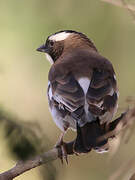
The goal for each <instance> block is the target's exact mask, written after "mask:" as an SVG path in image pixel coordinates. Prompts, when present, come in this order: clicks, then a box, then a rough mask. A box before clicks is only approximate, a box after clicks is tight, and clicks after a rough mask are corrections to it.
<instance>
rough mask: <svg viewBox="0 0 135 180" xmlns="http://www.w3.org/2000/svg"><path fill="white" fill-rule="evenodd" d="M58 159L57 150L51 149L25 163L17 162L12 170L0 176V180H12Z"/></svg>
mask: <svg viewBox="0 0 135 180" xmlns="http://www.w3.org/2000/svg"><path fill="white" fill-rule="evenodd" d="M57 158H58V149H57V148H53V149H51V150H50V151H48V152H45V153H43V154H42V155H39V156H36V157H35V158H33V159H31V160H27V161H19V162H18V163H17V164H16V165H15V166H14V167H13V168H12V169H10V170H8V171H6V172H4V173H2V174H0V180H12V179H14V178H15V177H17V176H19V175H20V174H22V173H24V172H26V171H28V170H30V169H32V168H35V167H37V166H40V165H42V164H46V163H48V162H50V161H53V160H55V159H57Z"/></svg>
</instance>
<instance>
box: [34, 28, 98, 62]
mask: <svg viewBox="0 0 135 180" xmlns="http://www.w3.org/2000/svg"><path fill="white" fill-rule="evenodd" d="M74 48H80V49H82V48H91V49H92V50H95V51H97V49H96V47H95V46H94V44H93V43H92V41H91V40H90V39H89V38H87V36H86V35H84V34H83V33H80V32H76V31H73V30H64V31H59V32H56V33H55V34H52V35H50V36H49V37H48V38H47V40H46V42H45V44H43V45H42V46H40V47H39V48H38V49H37V51H40V52H44V53H46V56H47V59H48V60H49V61H50V63H51V64H53V63H54V62H55V61H56V60H57V59H58V58H59V57H60V56H61V55H62V54H63V53H66V52H72V51H73V49H74Z"/></svg>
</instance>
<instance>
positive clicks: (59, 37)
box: [49, 32, 71, 41]
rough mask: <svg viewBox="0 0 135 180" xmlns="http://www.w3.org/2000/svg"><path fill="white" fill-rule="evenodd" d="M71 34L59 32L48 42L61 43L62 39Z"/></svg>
mask: <svg viewBox="0 0 135 180" xmlns="http://www.w3.org/2000/svg"><path fill="white" fill-rule="evenodd" d="M70 34H71V33H66V32H61V33H58V34H54V35H52V36H50V37H49V40H52V41H62V40H64V39H66V38H67V37H68V36H69V35H70Z"/></svg>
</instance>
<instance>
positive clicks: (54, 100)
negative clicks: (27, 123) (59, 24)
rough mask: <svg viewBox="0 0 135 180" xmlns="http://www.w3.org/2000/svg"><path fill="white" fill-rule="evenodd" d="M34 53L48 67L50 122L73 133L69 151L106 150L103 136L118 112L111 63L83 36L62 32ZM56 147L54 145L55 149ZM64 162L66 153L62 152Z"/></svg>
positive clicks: (60, 139) (117, 94) (116, 93)
mask: <svg viewBox="0 0 135 180" xmlns="http://www.w3.org/2000/svg"><path fill="white" fill-rule="evenodd" d="M37 51H39V52H43V53H45V54H46V58H47V59H48V60H49V62H50V63H51V67H50V70H49V74H48V90H47V95H48V102H49V109H50V112H51V114H52V118H53V120H54V122H55V123H56V125H57V126H58V128H59V129H60V130H61V131H62V133H61V135H60V138H59V141H58V142H59V143H58V144H59V145H62V144H64V143H63V142H64V141H63V137H64V135H65V133H66V132H67V130H68V129H72V130H74V131H76V133H77V135H76V138H75V140H74V141H73V142H74V143H73V151H74V152H75V153H77V154H80V153H88V152H90V151H91V150H95V151H96V152H97V153H104V152H107V151H108V150H109V143H108V139H103V140H101V141H98V138H99V137H101V136H102V135H103V134H104V133H105V129H106V127H107V125H108V124H109V123H110V122H111V121H112V119H113V117H114V116H115V114H116V112H117V108H118V96H119V92H118V87H117V81H116V75H115V72H114V68H113V66H112V63H111V62H110V61H109V60H108V59H107V58H105V57H104V56H102V55H101V54H100V53H99V51H98V50H97V48H96V46H95V45H94V43H93V42H92V40H91V39H89V38H88V37H87V36H86V35H85V34H83V33H81V32H77V31H75V30H62V31H58V32H56V33H54V34H51V35H50V36H48V38H47V39H46V41H45V43H44V44H43V45H41V46H40V47H39V48H37ZM58 144H57V145H58ZM63 156H64V157H65V158H66V150H64V148H63Z"/></svg>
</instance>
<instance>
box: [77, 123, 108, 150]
mask: <svg viewBox="0 0 135 180" xmlns="http://www.w3.org/2000/svg"><path fill="white" fill-rule="evenodd" d="M104 133H105V128H103V126H101V125H100V124H99V122H98V120H96V121H93V122H90V123H86V124H85V125H84V126H83V127H80V126H79V125H78V123H77V138H76V141H75V145H74V150H75V151H76V152H78V153H85V152H89V151H91V149H95V150H96V151H97V152H99V153H101V152H102V151H106V150H107V149H108V140H102V141H99V140H98V139H99V137H101V136H102V135H103V134H104Z"/></svg>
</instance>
